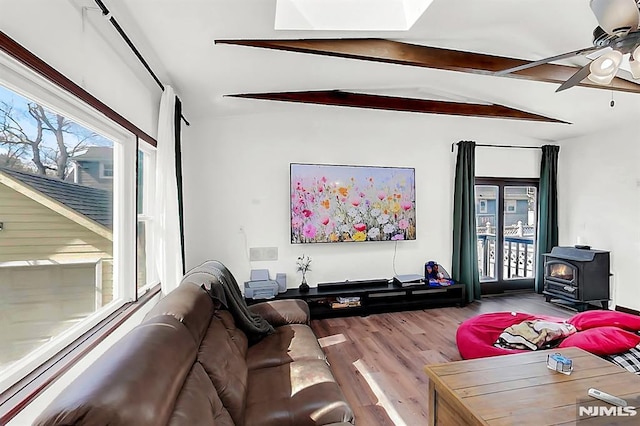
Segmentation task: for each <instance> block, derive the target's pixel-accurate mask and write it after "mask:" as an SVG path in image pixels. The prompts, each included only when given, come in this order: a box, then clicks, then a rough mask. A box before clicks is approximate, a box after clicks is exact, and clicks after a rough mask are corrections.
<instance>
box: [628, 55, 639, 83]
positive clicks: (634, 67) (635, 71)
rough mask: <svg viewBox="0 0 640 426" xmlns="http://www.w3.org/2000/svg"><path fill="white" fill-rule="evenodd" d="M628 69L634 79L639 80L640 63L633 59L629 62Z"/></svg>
mask: <svg viewBox="0 0 640 426" xmlns="http://www.w3.org/2000/svg"><path fill="white" fill-rule="evenodd" d="M629 69H630V70H631V75H632V76H633V78H634V79H636V80H637V79H639V78H640V61H636V60H635V59H631V60H629Z"/></svg>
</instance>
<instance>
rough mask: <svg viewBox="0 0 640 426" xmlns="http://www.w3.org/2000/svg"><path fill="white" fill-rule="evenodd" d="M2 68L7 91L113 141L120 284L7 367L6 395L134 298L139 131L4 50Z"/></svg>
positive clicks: (2, 387) (1, 379) (1, 385)
mask: <svg viewBox="0 0 640 426" xmlns="http://www.w3.org/2000/svg"><path fill="white" fill-rule="evenodd" d="M0 71H1V72H0V76H1V77H0V84H2V85H3V86H5V87H6V88H8V89H9V90H12V91H14V92H15V93H17V94H20V95H22V96H24V97H26V98H28V99H31V100H33V101H35V102H38V103H40V104H41V105H43V106H45V107H47V108H48V109H50V110H51V111H54V112H57V113H59V114H61V115H64V116H65V117H67V118H69V119H71V120H73V121H74V122H76V123H78V124H80V125H82V126H85V127H86V128H88V129H91V130H93V131H95V132H96V133H99V134H101V135H103V136H105V137H107V138H108V139H110V140H112V141H113V142H114V178H113V179H114V182H113V191H114V192H113V194H114V197H113V199H114V204H113V218H114V224H113V236H114V240H113V258H114V281H116V280H117V281H116V282H117V285H116V286H114V300H113V301H112V302H111V303H109V304H107V305H105V306H104V307H102V308H101V309H100V310H99V311H97V312H94V313H92V314H90V315H89V316H87V317H86V318H85V319H84V320H83V321H80V322H79V323H78V324H75V325H74V326H72V327H70V328H69V329H67V330H65V331H64V332H62V333H61V334H60V335H59V336H57V337H56V338H55V339H52V340H51V342H48V343H46V344H45V345H43V346H41V347H40V348H38V349H36V350H34V351H33V352H31V353H30V354H29V355H27V356H25V357H24V358H23V359H22V360H20V361H17V362H16V363H14V364H13V365H12V366H11V367H9V368H8V369H6V370H5V371H4V372H3V373H2V374H1V375H0V393H2V392H4V391H6V390H7V389H9V388H10V387H12V386H13V385H14V384H15V383H16V382H18V381H20V380H21V379H23V378H24V377H25V376H27V375H28V374H29V373H30V372H31V371H33V370H35V369H36V368H37V367H38V366H39V365H41V364H42V363H43V362H46V361H47V360H48V359H51V358H52V357H53V356H55V355H56V354H57V353H59V352H60V351H62V350H63V349H64V348H66V347H67V346H69V344H70V343H71V342H73V341H74V340H76V339H78V338H79V337H80V336H82V335H83V334H85V333H87V332H88V331H89V330H91V329H92V328H93V327H95V326H96V325H97V324H99V323H100V322H101V321H103V320H105V319H106V318H107V317H109V316H110V315H112V314H113V313H114V312H116V311H117V310H118V309H120V308H122V307H123V306H124V305H125V304H126V303H129V302H132V301H134V300H135V299H136V296H137V294H136V291H135V288H134V286H131V285H127V284H126V283H128V282H131V277H135V270H136V265H135V257H136V247H135V238H136V228H135V225H136V221H135V213H136V205H135V188H136V186H137V185H136V167H135V163H136V155H137V142H136V136H135V135H133V134H132V133H131V132H129V131H127V130H126V129H124V128H123V127H122V126H120V125H119V124H117V123H115V122H114V121H112V120H110V119H109V118H107V117H106V116H105V115H104V114H102V113H101V112H100V111H98V110H96V109H94V108H93V107H92V106H91V105H89V104H87V103H86V102H84V101H83V100H81V99H80V98H78V97H76V96H73V95H72V94H71V93H69V92H68V91H66V90H65V89H63V88H62V87H60V86H58V85H56V84H55V83H53V82H52V81H50V80H49V79H47V78H45V77H44V76H42V75H41V74H40V73H37V72H35V71H34V70H32V69H30V68H28V67H26V66H25V65H24V64H22V63H20V62H18V61H16V60H15V59H14V58H12V57H11V56H9V55H6V54H4V53H3V52H0ZM132 182H133V185H132V184H131V183H132ZM116 259H117V261H116ZM134 281H135V280H134Z"/></svg>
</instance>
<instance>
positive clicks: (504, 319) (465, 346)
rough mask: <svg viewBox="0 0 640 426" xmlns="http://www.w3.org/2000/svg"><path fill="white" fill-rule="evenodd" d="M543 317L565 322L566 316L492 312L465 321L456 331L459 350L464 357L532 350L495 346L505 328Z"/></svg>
mask: <svg viewBox="0 0 640 426" xmlns="http://www.w3.org/2000/svg"><path fill="white" fill-rule="evenodd" d="M535 319H541V320H546V321H553V322H563V321H565V319H564V318H557V317H551V316H545V315H532V314H525V313H521V312H491V313H488V314H480V315H477V316H475V317H473V318H470V319H468V320H466V321H464V322H463V323H462V324H460V326H459V327H458V331H457V332H456V343H457V345H458V351H459V352H460V356H461V357H462V358H463V359H473V358H484V357H490V356H496V355H507V354H515V353H518V352H531V351H529V350H519V349H503V348H497V347H495V346H493V344H494V343H495V342H496V340H498V337H499V336H500V333H502V332H503V331H504V329H505V328H507V327H510V326H512V325H515V324H519V323H521V322H522V321H527V320H535Z"/></svg>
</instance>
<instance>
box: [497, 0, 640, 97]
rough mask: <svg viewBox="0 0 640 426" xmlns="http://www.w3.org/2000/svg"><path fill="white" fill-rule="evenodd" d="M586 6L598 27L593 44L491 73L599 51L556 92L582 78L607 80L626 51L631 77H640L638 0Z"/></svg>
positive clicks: (612, 0)
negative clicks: (598, 54)
mask: <svg viewBox="0 0 640 426" xmlns="http://www.w3.org/2000/svg"><path fill="white" fill-rule="evenodd" d="M589 7H591V10H592V11H593V13H594V15H595V16H596V19H597V20H598V26H597V27H596V28H595V29H594V30H593V46H590V47H586V48H584V49H579V50H574V51H572V52H567V53H563V54H561V55H556V56H551V57H549V58H544V59H540V60H538V61H535V62H530V63H528V64H525V65H521V66H518V67H513V68H509V69H506V70H502V71H498V72H496V73H495V75H505V74H510V73H513V72H516V71H520V70H524V69H527V68H532V67H535V66H538V65H542V64H546V63H549V62H553V61H557V60H560V59H566V58H571V57H573V56H578V55H586V54H589V53H594V52H597V51H602V52H601V53H602V54H601V55H600V56H598V57H597V58H596V59H593V60H592V61H591V62H589V63H588V64H587V65H585V66H584V67H582V68H580V69H579V70H578V71H577V72H576V73H575V74H573V75H572V76H571V77H570V78H569V79H568V80H567V81H565V82H564V83H563V84H562V85H560V87H558V89H556V92H560V91H562V90H566V89H569V88H571V87H573V86H575V85H577V84H579V83H580V82H581V81H582V80H584V79H585V78H588V79H589V80H591V81H592V82H594V83H597V84H602V85H607V84H609V83H611V80H613V78H614V77H615V75H616V73H617V72H618V68H619V67H620V63H621V62H622V59H623V58H624V55H626V54H629V67H630V69H631V74H632V76H633V78H634V79H640V28H639V26H640V0H591V1H590V2H589Z"/></svg>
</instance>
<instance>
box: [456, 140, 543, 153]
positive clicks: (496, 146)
mask: <svg viewBox="0 0 640 426" xmlns="http://www.w3.org/2000/svg"><path fill="white" fill-rule="evenodd" d="M456 143H457V142H454V143H452V144H451V152H453V150H454V147H455V145H456ZM476 146H480V147H488V148H518V149H542V148H541V147H539V146H526V145H494V144H483V143H477V144H476Z"/></svg>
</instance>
